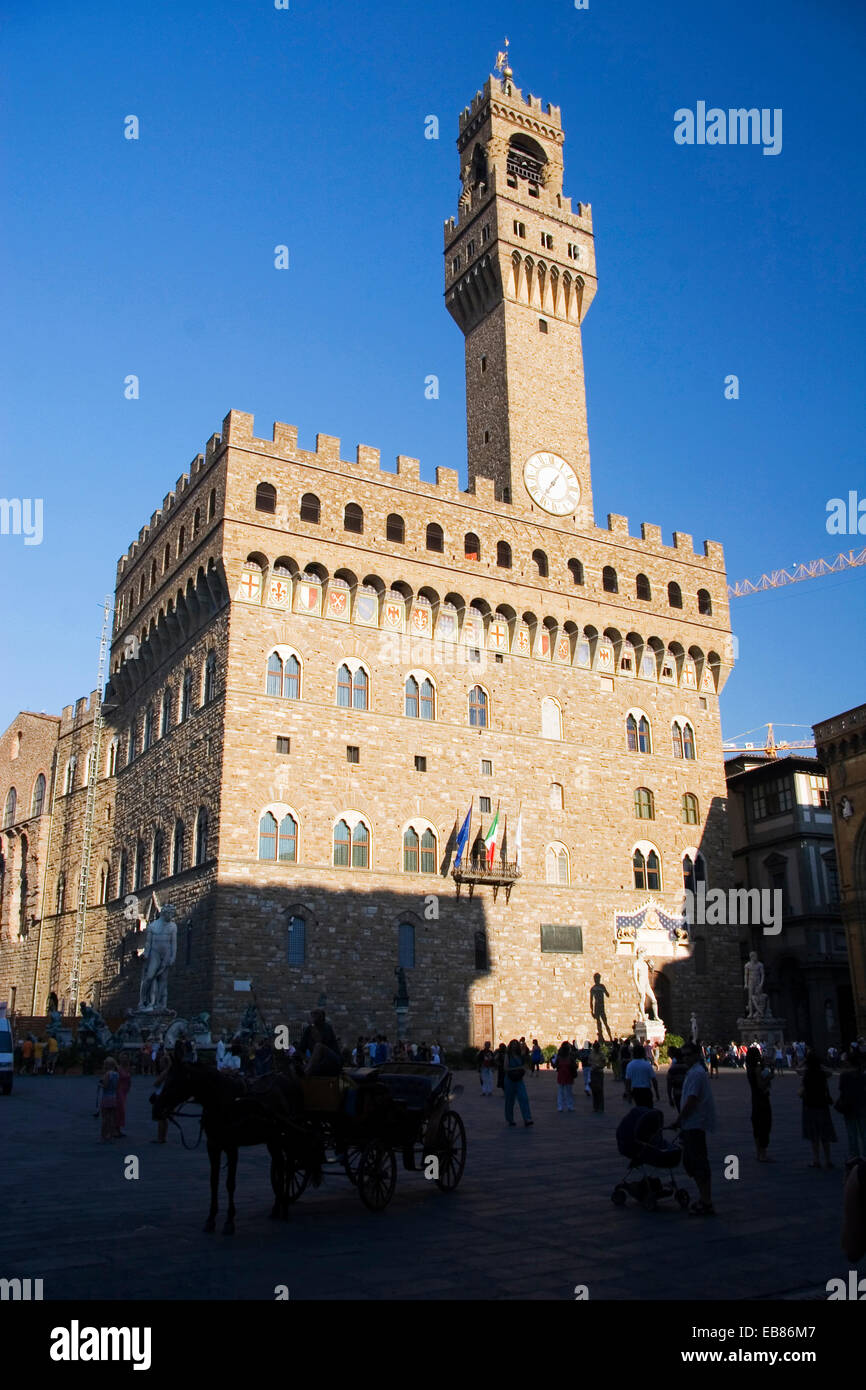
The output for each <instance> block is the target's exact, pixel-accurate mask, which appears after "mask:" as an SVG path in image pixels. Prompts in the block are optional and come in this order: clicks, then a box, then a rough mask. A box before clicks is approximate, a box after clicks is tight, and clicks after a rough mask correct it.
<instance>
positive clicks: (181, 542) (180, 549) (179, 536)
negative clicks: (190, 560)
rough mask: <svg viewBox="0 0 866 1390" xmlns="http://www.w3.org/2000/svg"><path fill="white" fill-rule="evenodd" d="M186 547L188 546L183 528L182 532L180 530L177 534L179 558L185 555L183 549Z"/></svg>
mask: <svg viewBox="0 0 866 1390" xmlns="http://www.w3.org/2000/svg"><path fill="white" fill-rule="evenodd" d="M185 545H186V532H185V531H184V529H183V527H182V526H181V528H180V530H179V531H178V533H177V554H178V558H180V556H181V555H182V554H183V548H184V546H185Z"/></svg>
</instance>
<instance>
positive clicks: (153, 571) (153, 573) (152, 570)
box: [150, 560, 156, 589]
mask: <svg viewBox="0 0 866 1390" xmlns="http://www.w3.org/2000/svg"><path fill="white" fill-rule="evenodd" d="M155 583H156V561H155V560H151V562H150V587H151V589H152V588H153V586H154V584H155Z"/></svg>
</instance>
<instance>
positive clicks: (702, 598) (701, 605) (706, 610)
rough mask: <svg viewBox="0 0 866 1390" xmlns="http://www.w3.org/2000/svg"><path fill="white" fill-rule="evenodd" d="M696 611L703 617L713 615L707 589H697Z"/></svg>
mask: <svg viewBox="0 0 866 1390" xmlns="http://www.w3.org/2000/svg"><path fill="white" fill-rule="evenodd" d="M698 612H699V613H700V614H701V616H702V617H704V618H711V617H712V616H713V600H712V599H711V598H710V594H709V590H708V589H698Z"/></svg>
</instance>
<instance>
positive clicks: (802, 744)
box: [722, 724, 815, 758]
mask: <svg viewBox="0 0 866 1390" xmlns="http://www.w3.org/2000/svg"><path fill="white" fill-rule="evenodd" d="M788 727H789V728H803V729H806V728H808V725H807V724H801V725H793V724H792V725H789V726H788ZM758 729H766V730H767V737H766V738H765V740H764V742H763V743H746V744H744V745H743V746H742V747H741V746H740V745H738V744H737V742H736V740H735V739H730V740H728V739H725V741H724V743H723V744H722V748H723V750H724V752H726V753H766V755H767V757H768V758H776V757H778V755H779V753H780V752H783V751H784V752H786V753H787V752H789V751H790V750H791V749H792V748H814V747H815V740H814V739H813V738H803V739H779V741H778V743H777V742H776V738H775V735H774V733H773V726H772V724H759V725H758ZM758 729H747V730H746V733H744V734H737V738H747V737H748V735H749V734H756V733H757V732H758Z"/></svg>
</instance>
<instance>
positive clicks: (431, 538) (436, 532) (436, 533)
mask: <svg viewBox="0 0 866 1390" xmlns="http://www.w3.org/2000/svg"><path fill="white" fill-rule="evenodd" d="M427 549H428V550H435V551H437V553H439V554H441V553H442V551H443V550H444V549H445V536H444V534H443V531H442V527H441V526H440V525H439V523H438V522H436V521H431V522H430V523H429V525H428V527H427Z"/></svg>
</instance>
